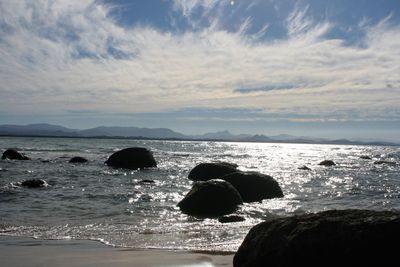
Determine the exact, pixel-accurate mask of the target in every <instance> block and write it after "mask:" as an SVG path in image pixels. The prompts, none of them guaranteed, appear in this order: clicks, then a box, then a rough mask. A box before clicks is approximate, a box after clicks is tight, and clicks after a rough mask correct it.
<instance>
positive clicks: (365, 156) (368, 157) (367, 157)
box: [360, 155, 372, 159]
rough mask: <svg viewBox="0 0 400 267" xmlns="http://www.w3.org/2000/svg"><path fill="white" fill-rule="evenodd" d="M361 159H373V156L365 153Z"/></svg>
mask: <svg viewBox="0 0 400 267" xmlns="http://www.w3.org/2000/svg"><path fill="white" fill-rule="evenodd" d="M360 159H372V158H371V157H370V156H367V155H363V156H360Z"/></svg>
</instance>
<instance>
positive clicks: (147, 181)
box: [138, 179, 156, 184]
mask: <svg viewBox="0 0 400 267" xmlns="http://www.w3.org/2000/svg"><path fill="white" fill-rule="evenodd" d="M138 183H139V184H155V183H156V182H155V181H153V180H148V179H144V180H140V181H139V182H138Z"/></svg>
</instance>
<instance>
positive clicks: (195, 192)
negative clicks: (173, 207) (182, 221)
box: [178, 179, 243, 218]
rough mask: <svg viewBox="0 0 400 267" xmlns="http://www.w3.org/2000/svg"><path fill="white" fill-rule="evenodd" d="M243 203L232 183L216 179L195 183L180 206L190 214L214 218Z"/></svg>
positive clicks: (228, 212) (232, 210)
mask: <svg viewBox="0 0 400 267" xmlns="http://www.w3.org/2000/svg"><path fill="white" fill-rule="evenodd" d="M242 203H243V201H242V198H241V197H240V194H239V192H238V191H237V190H236V189H235V188H234V187H233V186H232V185H231V184H230V183H228V182H226V181H223V180H220V179H214V180H210V181H206V182H198V183H195V184H194V185H193V188H192V189H191V190H190V191H189V193H188V194H187V195H186V196H185V198H184V199H182V200H181V201H180V202H179V203H178V207H179V208H180V210H181V211H182V212H183V213H185V214H188V215H193V216H197V217H208V218H213V217H220V216H223V215H226V214H230V213H232V212H234V211H235V210H236V209H237V208H238V205H240V204H242Z"/></svg>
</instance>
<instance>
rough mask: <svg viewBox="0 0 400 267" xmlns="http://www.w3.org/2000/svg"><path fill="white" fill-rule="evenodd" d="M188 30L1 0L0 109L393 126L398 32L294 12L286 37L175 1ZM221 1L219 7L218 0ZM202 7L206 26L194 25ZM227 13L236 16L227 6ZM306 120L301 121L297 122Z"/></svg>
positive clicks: (208, 5)
mask: <svg viewBox="0 0 400 267" xmlns="http://www.w3.org/2000/svg"><path fill="white" fill-rule="evenodd" d="M173 3H174V4H173V8H174V10H175V11H180V12H181V15H182V16H184V17H185V18H186V19H187V20H189V21H191V23H192V25H195V26H194V28H195V29H194V30H186V31H183V32H170V31H162V30H159V29H157V28H154V27H150V26H146V25H145V24H137V25H134V26H130V27H124V26H123V25H121V24H119V23H116V21H115V20H114V18H113V17H112V16H110V12H111V10H112V6H111V5H107V4H104V3H101V2H97V1H92V0H82V1H46V0H38V1H28V0H21V1H8V0H0V81H1V85H0V105H1V110H3V111H5V110H7V111H8V112H11V113H12V112H15V113H28V114H29V113H32V112H33V113H34V112H37V113H57V112H63V111H65V110H74V109H76V110H82V109H85V110H95V111H96V110H98V111H103V112H127V113H135V112H136V113H143V112H164V111H168V112H170V111H173V110H180V109H185V108H188V107H198V108H227V109H229V108H237V109H257V110H260V112H261V113H264V114H274V115H276V114H282V116H288V117H290V116H289V115H290V114H304V117H303V119H304V120H307V119H308V118H310V117H312V118H313V119H316V118H317V119H321V120H324V119H326V120H329V119H338V114H340V116H339V119H341V120H346V119H357V120H362V119H376V120H399V119H400V108H399V107H400V78H399V76H398V73H400V26H399V25H397V24H391V19H390V17H388V18H383V19H382V20H381V21H380V22H379V23H376V24H373V25H371V24H367V23H364V22H363V21H365V18H360V23H359V26H358V27H359V28H360V29H359V30H360V31H363V32H365V35H363V38H361V39H360V40H359V42H358V43H357V44H354V45H348V44H346V42H345V41H344V40H342V39H340V38H336V39H333V38H328V36H329V33H330V32H331V31H332V29H334V28H335V23H334V22H331V21H329V20H323V21H315V20H314V19H312V18H311V17H309V16H308V9H307V7H301V6H300V5H295V6H294V8H293V10H292V11H291V12H290V13H289V14H288V15H287V16H286V17H285V19H284V20H283V22H282V23H283V24H284V25H285V27H286V38H279V39H275V40H271V39H262V38H261V37H263V36H264V35H268V34H269V31H268V29H269V28H268V24H265V25H264V27H262V28H261V30H260V31H256V32H255V33H250V32H249V30H248V29H249V28H250V26H251V24H252V23H253V21H252V18H251V17H248V16H246V17H244V18H243V20H241V23H240V25H238V26H237V27H236V28H235V29H236V30H232V28H229V29H227V28H226V25H225V24H224V23H223V22H222V21H221V17H220V15H221V14H222V13H223V12H225V13H226V12H238V11H237V10H236V9H234V7H230V5H228V4H227V3H225V2H223V1H222V2H221V1H212V0H204V1H195V0H193V1H178V0H176V1H174V2H173ZM221 3H222V4H221ZM198 8H201V9H202V11H201V16H200V17H202V18H207V21H208V24H207V25H206V26H204V25H203V26H201V24H199V19H198V17H199V15H198V14H194V13H195V12H194V11H195V10H196V9H198ZM227 8H231V9H232V10H231V11H229V10H228V11H227V10H226V9H227ZM296 118H297V119H298V120H301V119H302V118H298V116H296Z"/></svg>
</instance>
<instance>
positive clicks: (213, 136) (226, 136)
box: [190, 130, 251, 140]
mask: <svg viewBox="0 0 400 267" xmlns="http://www.w3.org/2000/svg"><path fill="white" fill-rule="evenodd" d="M250 136H251V135H248V134H239V135H235V134H232V133H230V132H229V131H227V130H225V131H220V132H215V133H205V134H202V135H191V136H190V137H191V138H192V139H209V140H240V139H243V138H247V137H250Z"/></svg>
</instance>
